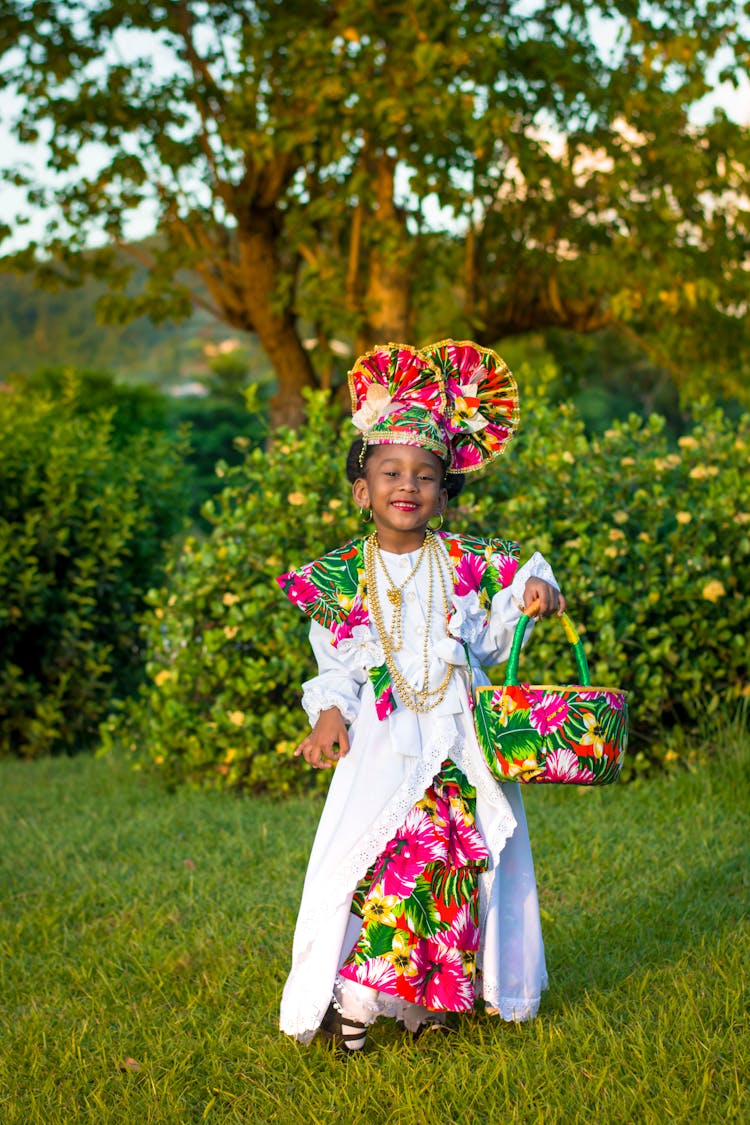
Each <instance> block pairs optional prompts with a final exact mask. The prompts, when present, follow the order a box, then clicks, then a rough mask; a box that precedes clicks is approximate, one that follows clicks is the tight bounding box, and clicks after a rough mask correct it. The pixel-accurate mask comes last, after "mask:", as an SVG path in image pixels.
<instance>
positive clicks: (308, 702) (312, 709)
mask: <svg viewBox="0 0 750 1125" xmlns="http://www.w3.org/2000/svg"><path fill="white" fill-rule="evenodd" d="M302 706H303V707H304V709H305V713H306V715H307V717H308V719H309V720H310V726H311V727H314V726H315V724H316V723H317V721H318V719H319V717H320V712H321V711H327V710H328V708H329V707H338V709H339V711H340V712H341V714H342V715H343V716H344V722H346V723H353V722H354V720H355V719H356V717H357V710H358V708H357V707H355V706H354V704H353V703H352V701H351V699H350V698H349V697H348V696H346V695H342V694H341V692H338V691H332V690H331V689H330V688H328V689H324V688H314V687H311V688H305V694H304V695H303V696H302Z"/></svg>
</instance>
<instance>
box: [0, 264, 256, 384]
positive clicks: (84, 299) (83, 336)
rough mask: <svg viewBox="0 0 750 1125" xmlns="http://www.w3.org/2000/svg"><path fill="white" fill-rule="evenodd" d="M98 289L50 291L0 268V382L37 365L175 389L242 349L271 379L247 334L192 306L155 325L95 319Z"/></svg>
mask: <svg viewBox="0 0 750 1125" xmlns="http://www.w3.org/2000/svg"><path fill="white" fill-rule="evenodd" d="M104 291H105V287H104V286H103V285H102V284H101V283H99V282H96V281H89V282H87V283H86V284H84V285H82V286H81V287H80V288H75V289H60V290H57V291H55V292H49V291H47V290H43V289H39V288H37V287H36V286H35V285H34V284H33V282H32V280H31V279H30V278H28V277H24V276H19V275H16V274H10V273H0V340H2V347H0V380H3V379H5V378H7V377H8V376H9V375H11V374H27V373H30V372H32V371H35V370H36V369H38V368H40V367H48V366H54V367H59V366H66V367H67V366H70V367H76V368H89V369H92V370H97V371H110V372H112V373H113V374H114V375H115V376H116V377H117V378H118V380H122V381H126V382H130V383H148V384H151V385H153V386H160V387H163V388H164V389H165V390H170V389H177V388H179V387H180V386H185V385H186V384H189V383H191V382H194V381H196V380H198V381H200V380H201V379H203V378H205V377H206V376H207V375H208V373H209V370H210V366H209V365H210V361H211V358H212V356H215V355H216V354H217V350H218V351H219V352H221V351H222V350H224V349H226V350H228V351H231V350H232V349H233V348H241V349H242V352H243V354H244V355H245V356H246V357H247V360H248V367H249V375H250V379H251V380H253V381H258V382H263V381H265V380H267V379H269V378H270V377H271V369H270V366H269V363H268V360H267V359H266V357H265V356H264V354H263V352H262V351H261V350H260V348H259V347H258V344H257V341H256V339H255V337H254V336H251V335H250V334H248V333H244V332H237V331H235V330H234V329H231V328H229V327H228V326H227V325H226V324H223V323H221V322H220V321H217V320H215V319H214V318H213V317H211V316H210V315H209V314H208V313H205V312H203V311H201V310H197V311H196V312H195V313H194V314H193V316H192V317H190V319H189V320H186V321H182V322H181V323H175V322H173V321H166V322H164V323H162V324H154V323H153V321H151V320H149V319H148V318H147V317H141V318H139V319H138V320H136V321H134V322H133V323H132V324H127V325H107V324H100V323H99V322H98V320H97V317H96V303H97V300H98V299H99V297H100V296H101V294H102V293H104Z"/></svg>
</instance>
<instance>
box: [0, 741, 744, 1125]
mask: <svg viewBox="0 0 750 1125" xmlns="http://www.w3.org/2000/svg"><path fill="white" fill-rule="evenodd" d="M747 760H748V754H747V750H745V753H744V754H742V753H740V752H739V751H737V750H736V748H735V750H734V751H733V753H732V758H731V761H732V763H733V765H732V766H731V767H730V770H728V771H727V774H726V775H725V776H724V777H719V776H718V774H717V763H716V759H714V761H713V762H712V763H711V764H710V766H708V767H706V768H705V769H704V770H702V771H700V772H696V773H688V772H683V773H681V774H679V775H676V776H674V777H672V778H663V779H660V780H658V781H655V782H651V783H648V784H642V785H631V786H617V785H615V786H613V787H611V788H609V789H604V790H600V791H580V790H575V789H568V788H566V787H560V786H552V787H549V788H546V789H544V788H541V787H539V788H538V789H529V790H527V791H526V792H527V799H526V803H527V811H528V815H529V821H530V828H531V835H532V843H533V845H534V854H535V859H536V866H537V878H538V882H539V888H540V896H541V903H542V909H543V922H544V926H545V937H546V943H547V958H548V964H549V969H550V977H551V987H550V990H549V992H548V993H547V994H546V996H545V999H544V1002H543V1006H542V1011H541V1013H540V1016H539V1018H538V1019H537V1020H535V1021H534V1022H532V1023H531V1024H528V1025H518V1026H513V1025H504V1024H500V1023H498V1022H497V1021H494V1020H492V1019H490V1018H489V1017H487V1016H485V1015H483V1014H477V1015H475V1016H474V1017H472V1018H464V1019H463V1020H462V1021H461V1023H460V1026H459V1030H458V1032H457V1033H456V1035H454V1036H453V1037H452V1038H451V1039H450V1041H449V1042H446V1041H445V1040H443V1041H440V1042H436V1041H435V1040H434V1039H433V1040H431V1041H430V1042H429V1043H427V1042H425V1041H424V1040H423V1041H420V1042H418V1043H413V1042H412V1041H411V1040H410V1039H409V1038H408V1037H406V1036H405V1035H404V1034H402V1033H400V1032H398V1031H397V1029H395V1028H394V1027H391V1026H389V1025H388V1024H387V1023H384V1024H382V1025H377V1026H376V1027H375V1028H374V1030H373V1032H372V1033H371V1041H372V1047H371V1050H370V1051H368V1053H367V1055H366V1056H365V1057H363V1058H360V1059H356V1060H354V1061H352V1062H350V1063H349V1064H344V1063H341V1062H339V1061H338V1060H336V1059H335V1058H334V1057H333V1056H331V1054H330V1053H329V1052H328V1051H327V1050H325V1049H324V1048H323V1047H322V1046H321V1045H320V1044H317V1043H313V1045H312V1046H311V1047H308V1048H304V1047H301V1046H299V1045H298V1044H296V1043H294V1042H293V1041H291V1040H289V1039H287V1038H286V1037H283V1036H281V1035H280V1034H279V1032H278V1030H277V1023H276V1020H277V1007H278V1001H279V994H280V990H281V986H282V983H283V980H284V977H285V974H286V969H287V964H288V957H289V949H290V943H291V935H292V928H293V924H294V916H295V910H296V905H297V901H298V896H299V891H300V886H301V881H302V877H303V873H304V863H305V859H306V855H307V852H308V850H309V847H310V843H311V840H312V835H313V832H314V827H315V822H316V819H317V815H318V809H319V804H318V803H317V802H316V801H315V800H313V799H305V800H301V799H300V800H294V801H289V802H288V803H282V804H279V803H276V802H271V801H265V800H250V799H245V800H237V799H234V798H230V797H221V796H216V795H206V794H199V793H192V792H180V793H177V794H174V795H171V794H165V793H164V792H163V791H162V790H161V789H160V788H159V787H158V786H157V785H156V784H155V783H154V782H152V781H150V780H146V779H143V778H140V777H139V776H137V775H133V774H132V773H131V772H130V771H129V769H128V767H127V766H126V765H124V764H122V763H120V762H118V761H116V760H99V761H97V760H91V759H87V758H79V759H74V760H55V761H46V762H40V763H36V764H30V765H25V764H22V763H15V762H5V763H0V842H1V844H2V847H1V849H0V852H1V854H0V903H1V904H2V910H1V913H0V1122H2V1125H11V1123H13V1125H15V1123H19V1125H33V1123H36V1122H44V1123H46V1125H56V1123H58V1122H65V1123H69V1122H70V1123H78V1122H97V1123H99V1122H118V1123H119V1122H122V1123H125V1125H131V1123H132V1125H145V1123H150V1122H155V1123H156V1122H180V1123H181V1122H186V1123H188V1122H202V1121H207V1122H209V1123H210V1122H237V1123H255V1122H258V1123H265V1122H281V1123H282V1125H297V1123H299V1125H310V1123H318V1122H320V1123H323V1122H325V1123H327V1122H332V1123H333V1122H343V1123H344V1125H348V1123H359V1122H362V1123H364V1122H368V1123H369V1122H374V1123H388V1125H390V1123H394V1125H395V1123H396V1122H398V1123H402V1125H422V1123H434V1125H452V1123H457V1122H462V1123H463V1122H466V1123H483V1122H488V1123H489V1122H492V1123H493V1125H506V1123H509V1122H545V1123H548V1122H563V1123H565V1125H569V1123H574V1122H586V1123H587V1122H627V1123H630V1122H639V1123H640V1122H654V1123H657V1122H659V1123H662V1122H665V1121H669V1122H675V1121H679V1122H691V1123H693V1122H698V1123H703V1122H714V1121H716V1122H731V1121H738V1122H740V1121H741V1122H746V1121H748V1120H750V1097H749V1096H748V1092H747V1084H748V1077H749V1076H750V1025H749V1021H748V1006H747V1000H746V997H745V977H746V971H747V970H746V966H747V964H748V960H749V959H750V940H749V936H748V899H749V895H748V870H749V867H748V858H750V857H749V853H750V798H749V789H750V785H749V782H748V766H747ZM730 771H731V772H730Z"/></svg>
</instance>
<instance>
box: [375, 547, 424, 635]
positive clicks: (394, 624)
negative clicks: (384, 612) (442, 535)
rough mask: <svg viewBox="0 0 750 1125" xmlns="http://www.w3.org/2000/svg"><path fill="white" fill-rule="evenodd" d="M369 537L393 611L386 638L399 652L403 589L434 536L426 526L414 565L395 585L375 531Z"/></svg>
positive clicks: (418, 566)
mask: <svg viewBox="0 0 750 1125" xmlns="http://www.w3.org/2000/svg"><path fill="white" fill-rule="evenodd" d="M369 538H370V539H371V540H372V547H373V550H374V551H375V556H376V558H377V561H378V563H379V564H380V566H381V568H382V570H383V574H384V575H385V581H386V590H385V592H386V596H387V598H388V601H389V602H390V603H391V605H392V606H393V613H392V616H391V628H390V630H389V632H388V638H389V641H390V648H391V651H392V652H399V650H400V649H401V646H402V645H403V641H404V637H403V630H402V627H401V597H402V595H403V592H404V590H405V589H406V587H407V586H408V584H409V583H410V582H411V580H412V578H413V577H414V575H415V574H416V573H417V571H418V570H419V568H420V566H421V565H422V559H423V558H424V556H425V552H426V551H427V550H428V546H429V547H431V542H430V541H431V540H432V539H434V538H435V537H434V535H433V533H432V531H430V529H429V528H428V529H427V532H426V534H425V537H424V542H423V543H422V546H421V547H420V548H419V554H418V555H417V561H416V562H415V563H414V566H413V567H412V568H411V570H410V571H409V573H408V574H407V576H406V578H405V579H404V580H403V582H402V583H401V584H400V585H399V586H397V585H396V583H395V582H394V581H393V579H392V578H391V576H390V573H389V571H388V567H387V566H386V565H385V559H384V558H383V555H382V553H381V550H380V542H379V540H378V534H377V532H374V533H373V534H372V535H371V536H370V537H369Z"/></svg>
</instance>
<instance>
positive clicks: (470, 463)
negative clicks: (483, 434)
mask: <svg viewBox="0 0 750 1125" xmlns="http://www.w3.org/2000/svg"><path fill="white" fill-rule="evenodd" d="M481 464H482V454H481V451H480V450H479V448H478V447H477V446H476V445H472V444H470V443H469V442H461V443H460V445H456V446H454V447H453V462H452V465H451V468H452V469H453V471H454V472H457V473H461V472H463V471H464V470H465V469H475V468H476V467H477V465H481Z"/></svg>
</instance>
